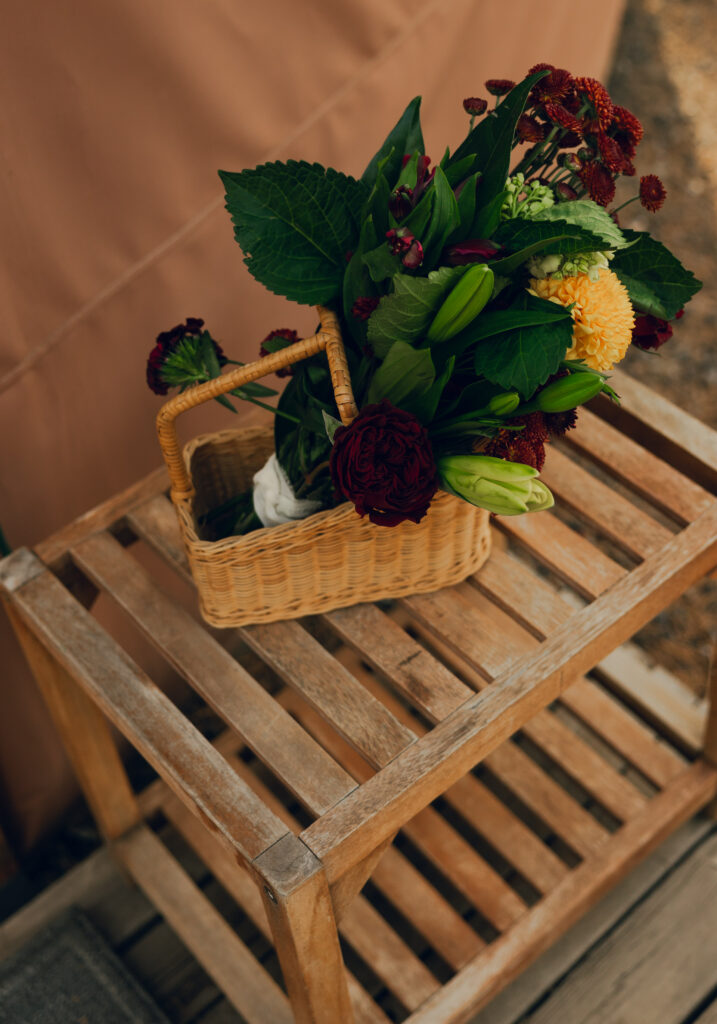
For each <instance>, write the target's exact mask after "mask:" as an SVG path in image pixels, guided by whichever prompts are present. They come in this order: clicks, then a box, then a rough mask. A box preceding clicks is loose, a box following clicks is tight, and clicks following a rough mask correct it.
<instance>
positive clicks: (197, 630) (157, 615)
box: [71, 533, 355, 815]
mask: <svg viewBox="0 0 717 1024" xmlns="http://www.w3.org/2000/svg"><path fill="white" fill-rule="evenodd" d="M71 552H72V557H73V559H74V560H75V561H76V562H77V564H78V565H80V566H81V568H82V569H83V571H84V572H86V573H87V574H88V575H89V576H90V578H91V579H92V580H93V581H94V582H95V583H96V584H97V585H98V586H99V587H101V588H102V589H103V590H105V591H106V592H107V593H108V594H110V595H111V596H112V597H113V598H114V600H115V601H117V603H118V604H119V605H120V607H121V608H122V609H123V610H124V611H125V612H127V614H128V615H129V616H130V617H131V618H132V621H133V622H134V623H135V624H136V626H137V627H138V628H139V629H140V630H141V631H142V632H143V633H144V635H145V636H147V637H148V639H149V640H150V641H151V642H152V643H153V644H154V646H155V647H157V648H158V649H159V650H160V651H161V652H162V654H163V655H164V657H165V658H166V659H167V661H169V663H170V664H171V665H173V666H174V668H176V670H177V671H178V672H179V673H180V674H181V675H182V676H183V677H184V678H185V679H186V680H187V681H188V682H189V683H190V684H191V685H192V686H193V688H194V689H195V690H196V691H197V693H199V694H201V696H202V697H203V698H204V700H206V702H207V703H208V704H209V705H210V706H211V707H212V708H213V709H214V710H215V711H216V712H217V714H218V715H220V716H221V717H222V718H223V719H224V721H225V722H226V723H227V724H228V725H230V726H231V727H232V728H233V729H234V730H235V731H236V732H237V733H238V735H239V736H241V737H242V739H243V740H244V742H245V743H246V744H247V746H249V747H250V748H251V749H252V750H253V751H254V752H255V754H256V755H257V757H259V758H260V759H261V760H263V761H265V762H266V764H268V765H269V767H270V768H271V770H272V771H273V772H275V773H276V775H277V776H278V777H279V778H280V779H281V780H282V782H283V783H284V784H285V785H286V786H287V787H288V788H289V789H290V790H291V791H292V792H293V793H295V794H296V796H297V797H298V798H299V800H301V801H302V803H304V804H305V806H306V807H308V808H309V810H311V811H312V812H313V813H314V814H315V815H320V814H322V813H323V812H324V811H325V810H327V809H328V808H329V807H332V806H333V805H334V804H335V803H336V802H337V801H338V800H341V799H342V798H343V797H344V796H346V794H347V793H349V792H350V791H351V790H352V789H353V788H354V786H355V782H354V780H353V779H352V778H351V777H350V776H349V775H348V774H347V773H346V772H345V771H343V769H342V768H340V767H339V765H337V764H336V762H335V761H332V759H331V758H330V757H329V756H328V754H326V752H325V751H324V750H323V749H322V748H321V747H320V746H319V745H318V744H317V743H316V742H315V741H314V740H313V739H312V738H311V737H310V736H308V735H307V734H306V733H305V732H304V730H303V729H302V728H301V727H300V726H299V725H297V723H296V722H295V721H294V720H293V719H292V718H291V716H290V715H288V714H286V712H285V711H284V710H283V709H282V708H281V707H279V706H278V705H277V703H276V701H274V700H273V699H272V698H271V697H270V696H269V694H268V693H267V692H266V690H265V689H264V688H263V687H262V686H261V685H260V684H259V683H258V682H256V680H255V679H253V678H252V677H251V676H250V675H249V673H248V672H247V671H246V670H245V669H244V668H243V667H242V666H241V665H240V664H239V663H238V662H236V661H235V660H234V658H232V656H231V654H229V653H228V652H227V651H225V650H224V648H223V647H221V646H220V645H219V644H218V643H217V642H216V641H215V640H214V639H213V638H212V637H211V635H210V634H209V633H208V632H207V631H206V630H205V629H204V628H203V627H202V626H200V625H199V623H198V622H196V621H195V620H194V619H193V618H192V617H191V616H190V615H189V614H188V613H187V612H185V611H184V609H183V608H181V607H180V606H179V605H177V604H176V602H174V601H172V600H170V599H169V598H168V597H166V596H165V595H164V594H163V593H162V591H161V590H160V589H159V587H158V586H156V584H154V583H153V581H152V580H151V578H150V576H149V575H148V573H147V572H145V570H144V569H143V568H142V566H140V565H139V564H138V563H137V561H136V560H135V559H133V558H132V556H131V555H129V554H128V553H127V552H126V551H125V550H124V549H123V548H122V547H121V546H120V545H119V544H118V543H117V541H116V540H114V538H112V537H110V536H109V535H108V534H106V533H104V534H102V533H100V534H95V535H94V536H93V537H90V538H88V539H87V540H85V541H82V542H81V543H80V544H78V545H76V546H75V547H73V548H72V549H71Z"/></svg>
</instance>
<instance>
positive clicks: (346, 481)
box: [329, 399, 438, 526]
mask: <svg viewBox="0 0 717 1024" xmlns="http://www.w3.org/2000/svg"><path fill="white" fill-rule="evenodd" d="M329 465H330V469H331V478H332V480H333V482H334V487H335V488H336V490H337V492H338V493H339V494H341V495H342V496H343V497H345V498H347V499H348V500H349V501H352V502H353V503H354V505H355V506H356V511H357V512H358V514H359V515H360V516H365V515H368V517H369V519H370V520H371V522H372V523H375V524H376V525H377V526H398V524H399V523H402V522H404V521H405V520H407V519H409V520H410V521H411V522H413V523H419V522H420V521H421V519H423V517H424V516H425V514H426V512H427V511H428V506H429V505H430V503H431V499H432V498H433V495H434V494H435V493H436V491H437V489H438V474H437V472H436V464H435V460H434V457H433V450H432V448H431V442H430V440H429V438H428V431H427V430H426V428H425V427H424V426H422V425H421V423H420V422H419V421H418V419H417V418H416V417H415V416H414V415H413V414H412V413H410V412H405V411H404V410H403V409H398V408H396V406H394V405H391V403H390V402H388V401H386V399H384V400H383V401H382V402H379V403H377V404H376V405H367V406H366V407H365V408H363V409H362V410H361V412H360V413H359V415H358V416H357V417H356V419H355V420H354V421H353V423H351V425H350V426H348V427H339V428H338V430H337V431H336V433H335V435H334V445H333V448H332V449H331V456H330V462H329Z"/></svg>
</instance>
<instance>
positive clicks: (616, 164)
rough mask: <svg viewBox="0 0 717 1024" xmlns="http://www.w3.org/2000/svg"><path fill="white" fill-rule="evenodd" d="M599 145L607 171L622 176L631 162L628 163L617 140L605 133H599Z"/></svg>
mask: <svg viewBox="0 0 717 1024" xmlns="http://www.w3.org/2000/svg"><path fill="white" fill-rule="evenodd" d="M597 144H598V151H599V153H600V157H601V159H602V162H603V163H604V164H605V166H606V167H607V169H608V170H609V171H610V172H611V173H612V174H620V173H621V171H622V169H623V168H624V167H625V166H626V163H629V161H626V157H625V154H624V153H623V151H622V149H621V148H620V146H619V145H618V143H617V142H616V141H615V139H611V138H610V136H609V135H607V134H606V133H605V132H598V135H597Z"/></svg>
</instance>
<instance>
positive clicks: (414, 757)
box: [303, 509, 717, 881]
mask: <svg viewBox="0 0 717 1024" xmlns="http://www.w3.org/2000/svg"><path fill="white" fill-rule="evenodd" d="M715 561H717V509H715V510H714V511H713V510H710V511H709V512H706V513H703V514H702V515H701V516H700V517H699V519H697V520H696V521H695V522H694V523H693V524H691V525H690V526H688V527H686V528H685V530H683V531H682V533H681V534H679V535H678V536H677V537H674V538H673V539H672V540H671V541H670V542H669V543H668V544H667V545H666V546H665V547H664V548H663V549H662V550H661V551H660V552H658V553H657V554H656V555H654V556H652V557H650V558H648V559H646V561H645V562H644V563H643V564H642V565H640V566H638V567H637V568H636V569H633V570H632V572H630V573H629V574H628V575H627V576H626V577H625V578H624V579H622V580H620V581H619V582H618V583H616V584H615V585H613V587H611V588H610V591H609V593H607V594H605V595H603V596H602V597H600V598H598V599H597V600H596V601H594V602H593V604H592V605H590V606H589V607H587V608H585V609H583V610H582V611H580V612H578V613H577V614H576V615H575V616H573V617H572V618H571V620H570V621H569V622H568V623H566V624H565V625H564V626H561V627H560V628H559V629H558V630H556V631H555V633H553V635H552V636H551V637H550V638H549V639H548V640H546V641H545V642H544V643H543V644H542V647H541V649H540V651H538V652H537V654H532V653H531V654H529V655H528V656H527V657H524V658H521V659H520V661H519V662H518V663H517V664H516V665H515V666H514V667H513V668H512V669H511V670H510V671H509V672H507V673H505V674H504V675H502V676H501V677H499V678H498V679H497V680H495V681H494V683H493V684H492V685H491V686H489V687H488V688H487V689H486V690H484V691H483V692H482V693H479V694H477V695H476V696H475V697H474V698H471V699H470V700H469V701H467V702H466V704H463V705H461V707H460V708H458V709H457V710H456V711H454V712H452V713H451V714H450V715H449V716H448V717H447V718H446V719H444V720H443V721H442V722H440V723H439V724H438V725H437V726H436V727H435V728H434V729H433V730H432V731H431V732H430V733H428V734H427V735H426V736H425V737H422V738H421V739H420V740H418V741H417V742H416V743H415V744H413V745H412V746H410V747H408V748H407V750H405V751H404V752H403V753H402V754H399V755H398V757H396V758H395V759H394V760H393V761H392V762H391V763H390V764H388V765H387V766H386V767H385V768H383V769H382V770H381V771H380V772H378V773H377V774H376V775H375V776H374V777H373V778H372V779H369V780H368V781H367V782H366V783H364V785H362V786H361V787H359V789H358V790H355V791H354V792H353V793H351V794H350V795H349V796H348V797H346V799H345V800H343V801H342V802H341V803H340V804H339V805H338V806H337V807H336V808H333V809H332V810H331V811H328V812H327V813H326V814H325V815H324V816H323V818H321V819H320V820H319V821H318V822H316V823H314V825H312V826H310V827H309V828H308V829H307V830H306V831H305V832H304V833H303V836H304V839H305V840H306V842H307V843H308V844H309V845H310V846H311V847H312V849H313V850H314V852H315V853H316V854H317V856H319V857H320V858H321V859H322V861H323V863H324V864H325V865H326V867H327V870H328V872H329V877H330V880H331V881H333V880H334V879H335V878H337V877H340V875H341V874H342V873H343V872H344V871H346V870H347V869H348V868H349V867H351V866H352V864H354V863H356V862H357V861H359V860H361V859H363V857H365V856H366V855H367V854H368V853H369V852H370V850H371V849H372V848H373V847H375V845H376V844H377V843H379V842H381V840H382V839H383V838H385V837H387V836H389V835H391V834H393V832H394V831H395V829H396V827H400V826H401V824H402V823H403V822H405V821H408V820H409V819H410V818H411V817H412V816H413V814H415V812H416V810H417V809H419V808H420V807H424V806H426V805H427V804H429V803H430V802H431V801H432V800H434V799H435V798H436V797H437V796H439V795H440V793H442V792H443V791H444V790H445V789H447V788H448V787H449V786H450V785H452V784H453V783H454V782H457V781H458V779H459V778H460V777H461V776H462V775H465V774H466V772H467V771H468V770H469V769H470V768H471V767H472V766H473V765H475V764H476V763H477V762H478V761H479V760H481V759H482V758H484V757H486V756H487V755H488V754H489V753H491V752H492V751H493V750H494V749H496V748H497V747H498V746H499V745H500V744H501V743H502V742H503V741H504V740H505V739H506V738H507V737H508V736H510V735H512V733H514V732H515V731H516V730H517V729H519V728H520V727H521V726H522V725H523V724H524V723H525V722H526V721H527V720H528V719H529V718H531V717H533V715H534V714H535V713H536V712H537V711H538V710H540V709H541V708H543V707H545V706H546V705H548V704H550V703H552V701H553V700H555V699H556V698H557V697H559V696H560V694H561V693H562V691H563V690H564V689H566V688H567V686H568V685H570V683H571V681H572V680H573V679H574V678H575V677H576V676H577V675H579V674H580V673H582V672H586V671H588V670H589V669H590V668H592V667H593V666H594V665H595V664H596V663H597V662H599V661H600V660H601V658H603V657H604V656H605V654H606V653H607V652H608V651H609V650H611V649H613V648H614V647H617V646H619V644H621V643H622V642H623V641H624V640H626V639H627V638H628V637H630V636H633V635H634V633H635V632H637V630H639V629H640V628H641V627H642V626H643V625H644V624H645V623H646V622H648V621H649V620H650V619H651V618H652V617H653V616H654V615H655V613H656V612H657V611H658V610H659V609H660V608H663V607H665V606H666V605H667V604H669V603H670V601H672V600H674V599H675V598H676V597H678V596H679V595H680V594H681V593H682V592H683V591H684V590H686V589H687V587H688V586H690V584H691V583H693V582H694V581H695V580H697V579H700V578H701V577H702V576H703V575H704V574H705V573H706V572H708V571H709V570H711V569H712V568H713V566H714V564H715Z"/></svg>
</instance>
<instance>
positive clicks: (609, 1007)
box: [526, 836, 717, 1024]
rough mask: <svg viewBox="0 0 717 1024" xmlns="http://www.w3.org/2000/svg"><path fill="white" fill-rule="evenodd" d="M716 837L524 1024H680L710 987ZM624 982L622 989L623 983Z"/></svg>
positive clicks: (714, 966)
mask: <svg viewBox="0 0 717 1024" xmlns="http://www.w3.org/2000/svg"><path fill="white" fill-rule="evenodd" d="M715 919H717V837H714V836H713V837H711V838H709V839H707V840H706V841H705V842H704V843H703V844H702V846H701V847H700V848H699V849H698V850H696V851H695V852H694V853H693V854H692V856H691V857H690V859H689V861H688V862H687V863H686V864H682V865H680V866H678V867H677V868H676V869H675V871H674V872H673V873H672V875H671V876H670V877H669V878H668V879H666V880H665V881H664V883H663V884H662V885H661V886H660V887H659V889H657V890H656V891H655V892H653V893H651V894H650V895H649V896H648V897H647V899H646V900H644V901H643V903H642V904H641V905H640V906H639V907H637V908H636V909H635V910H634V912H633V913H632V914H631V915H630V917H629V918H628V919H627V920H626V921H625V922H623V923H622V924H621V925H620V926H619V927H618V928H616V929H615V931H613V932H612V934H611V935H609V936H608V937H607V938H606V939H605V940H604V942H602V943H601V945H600V946H599V947H598V948H597V949H595V950H593V951H592V952H591V953H590V954H589V955H588V956H587V957H586V958H585V960H584V961H583V962H582V963H581V964H579V965H578V966H577V967H576V969H575V970H574V971H573V972H572V973H571V974H570V975H569V977H568V978H566V979H565V981H564V982H563V983H562V984H561V985H559V986H558V987H557V988H556V990H555V992H554V993H553V994H552V995H551V996H550V998H548V999H547V1000H546V1001H545V1002H544V1003H543V1004H542V1006H541V1007H540V1008H539V1009H538V1010H537V1011H536V1012H535V1013H531V1014H528V1016H527V1017H526V1024H528V1022H529V1024H553V1022H554V1021H556V1020H565V1019H566V1018H567V1017H569V1019H570V1024H604V1022H605V1021H617V1020H623V1021H630V1020H635V1021H637V1020H642V1021H659V1022H660V1024H682V1022H683V1021H685V1020H686V1019H692V1018H691V1013H692V1011H693V1009H694V1007H695V1006H697V1005H699V1004H700V1002H701V1001H702V1000H703V999H706V998H709V996H710V994H711V993H712V992H713V990H714V987H715V985H717V959H716V958H715V947H714V922H715ZM626 978H629V979H630V981H629V984H627V985H626V984H625V979H626Z"/></svg>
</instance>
